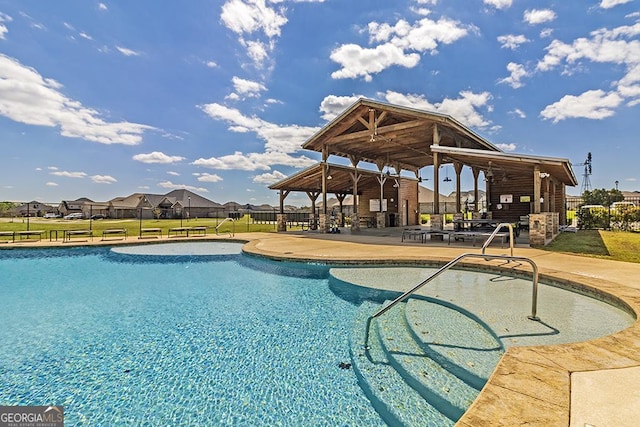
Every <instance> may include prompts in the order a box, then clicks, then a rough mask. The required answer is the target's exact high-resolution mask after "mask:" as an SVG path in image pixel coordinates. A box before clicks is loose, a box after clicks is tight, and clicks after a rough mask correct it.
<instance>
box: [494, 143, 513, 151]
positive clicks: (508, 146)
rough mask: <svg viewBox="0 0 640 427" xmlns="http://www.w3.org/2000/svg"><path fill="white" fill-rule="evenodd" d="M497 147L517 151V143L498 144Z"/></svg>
mask: <svg viewBox="0 0 640 427" xmlns="http://www.w3.org/2000/svg"><path fill="white" fill-rule="evenodd" d="M496 147H498V148H499V149H501V150H502V151H507V152H508V151H516V144H513V143H512V144H496Z"/></svg>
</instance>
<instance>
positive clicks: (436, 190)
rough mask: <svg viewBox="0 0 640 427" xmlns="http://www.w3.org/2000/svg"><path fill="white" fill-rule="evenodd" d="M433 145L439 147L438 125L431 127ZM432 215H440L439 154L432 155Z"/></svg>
mask: <svg viewBox="0 0 640 427" xmlns="http://www.w3.org/2000/svg"><path fill="white" fill-rule="evenodd" d="M433 145H440V133H439V132H438V125H437V124H434V125H433ZM433 213H434V214H439V213H440V154H439V153H433Z"/></svg>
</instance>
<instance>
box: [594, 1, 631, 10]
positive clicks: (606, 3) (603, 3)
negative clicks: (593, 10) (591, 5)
mask: <svg viewBox="0 0 640 427" xmlns="http://www.w3.org/2000/svg"><path fill="white" fill-rule="evenodd" d="M631 1H633V0H602V1H601V2H600V7H601V8H603V9H611V8H612V7H615V6H618V5H619V4H625V3H629V2H631Z"/></svg>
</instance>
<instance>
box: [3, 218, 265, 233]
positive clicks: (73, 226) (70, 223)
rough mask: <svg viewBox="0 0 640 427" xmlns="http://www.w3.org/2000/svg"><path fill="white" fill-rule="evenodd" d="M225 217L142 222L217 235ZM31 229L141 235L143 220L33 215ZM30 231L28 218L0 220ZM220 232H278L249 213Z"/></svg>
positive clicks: (5, 226) (10, 227)
mask: <svg viewBox="0 0 640 427" xmlns="http://www.w3.org/2000/svg"><path fill="white" fill-rule="evenodd" d="M222 221H223V220H222V219H216V218H198V219H192V220H189V221H187V220H182V222H181V221H180V220H179V219H159V220H156V219H145V220H143V221H142V228H161V229H162V233H163V234H164V235H166V234H167V232H168V230H169V228H174V227H180V226H183V227H201V226H206V227H209V228H210V229H209V231H208V234H209V233H210V234H215V232H216V230H215V227H216V226H217V225H219V224H220V223H221V222H222ZM28 225H29V229H30V230H44V231H45V232H46V233H47V234H46V237H47V238H48V237H49V230H81V229H82V230H87V229H91V230H93V231H94V235H95V236H100V235H101V233H102V230H106V229H110V228H125V229H126V230H127V233H128V234H129V236H138V235H139V233H140V226H141V224H140V221H139V220H137V219H101V220H94V221H90V220H88V219H82V220H63V219H44V218H30V219H29V224H28ZM23 230H27V219H26V218H2V219H0V231H23ZM218 231H219V232H220V233H221V234H222V233H225V234H226V233H229V232H232V231H233V232H235V233H246V232H272V231H276V226H275V224H273V223H271V224H253V223H252V222H251V218H250V217H249V216H248V215H247V216H245V217H244V218H240V219H238V220H236V221H233V222H232V221H226V222H225V223H224V224H222V225H221V226H220V228H219V229H218Z"/></svg>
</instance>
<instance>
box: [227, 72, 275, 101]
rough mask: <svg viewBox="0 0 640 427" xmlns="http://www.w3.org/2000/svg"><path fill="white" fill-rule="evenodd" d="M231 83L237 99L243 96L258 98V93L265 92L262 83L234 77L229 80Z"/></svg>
mask: <svg viewBox="0 0 640 427" xmlns="http://www.w3.org/2000/svg"><path fill="white" fill-rule="evenodd" d="M231 82H232V83H233V87H234V89H235V91H236V93H237V94H238V97H242V96H244V97H248V98H254V97H257V96H259V95H260V92H262V91H265V90H267V88H266V87H265V86H264V85H263V84H262V83H258V82H254V81H251V80H245V79H241V78H240V77H236V76H234V77H233V78H232V79H231Z"/></svg>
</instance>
